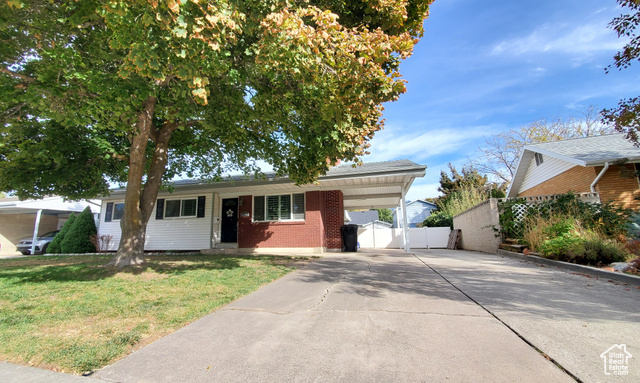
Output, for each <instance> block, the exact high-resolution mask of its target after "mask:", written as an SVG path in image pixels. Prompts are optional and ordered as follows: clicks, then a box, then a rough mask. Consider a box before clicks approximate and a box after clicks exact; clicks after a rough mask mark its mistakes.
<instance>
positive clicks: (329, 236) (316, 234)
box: [238, 190, 344, 249]
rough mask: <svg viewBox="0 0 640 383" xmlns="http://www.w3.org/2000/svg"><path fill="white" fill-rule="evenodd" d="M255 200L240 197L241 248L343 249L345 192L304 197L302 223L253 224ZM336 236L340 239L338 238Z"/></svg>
mask: <svg viewBox="0 0 640 383" xmlns="http://www.w3.org/2000/svg"><path fill="white" fill-rule="evenodd" d="M252 203H253V196H241V197H239V207H238V212H239V217H240V218H239V221H238V247H239V248H241V249H242V248H250V249H251V248H253V249H257V248H296V247H301V248H328V249H340V248H341V247H342V240H341V237H340V226H342V225H343V223H344V209H343V201H342V192H340V191H337V190H332V191H313V192H306V193H305V220H304V221H299V222H252V220H251V216H249V217H242V213H244V212H248V213H249V215H251V214H252ZM336 233H337V237H336Z"/></svg>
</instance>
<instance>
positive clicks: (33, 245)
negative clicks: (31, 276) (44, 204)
mask: <svg viewBox="0 0 640 383" xmlns="http://www.w3.org/2000/svg"><path fill="white" fill-rule="evenodd" d="M40 218H42V209H40V210H38V213H36V224H35V226H34V227H33V240H32V241H31V255H33V254H35V252H36V241H37V240H38V230H39V229H40Z"/></svg>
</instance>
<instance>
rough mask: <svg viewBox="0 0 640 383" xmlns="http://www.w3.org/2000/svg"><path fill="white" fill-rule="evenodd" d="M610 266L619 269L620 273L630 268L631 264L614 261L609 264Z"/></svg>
mask: <svg viewBox="0 0 640 383" xmlns="http://www.w3.org/2000/svg"><path fill="white" fill-rule="evenodd" d="M611 267H613V271H619V272H621V273H624V272H625V271H629V270H631V265H630V264H628V263H625V262H614V263H612V264H611Z"/></svg>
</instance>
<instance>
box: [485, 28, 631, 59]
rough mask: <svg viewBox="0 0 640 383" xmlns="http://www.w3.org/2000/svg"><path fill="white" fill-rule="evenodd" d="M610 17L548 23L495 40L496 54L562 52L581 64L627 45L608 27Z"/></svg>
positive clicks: (493, 52) (527, 54)
mask: <svg viewBox="0 0 640 383" xmlns="http://www.w3.org/2000/svg"><path fill="white" fill-rule="evenodd" d="M609 21H610V19H609V18H601V19H600V20H597V21H593V22H590V23H584V24H582V25H579V26H576V27H574V26H569V25H568V24H545V25H542V26H540V27H539V28H538V29H536V30H535V31H533V32H531V33H530V34H529V35H526V36H521V37H516V38H512V39H508V40H503V41H501V42H499V43H498V44H496V45H495V46H494V47H493V49H492V50H491V53H492V54H494V55H511V56H531V55H540V54H561V55H568V56H570V57H571V62H572V64H573V65H574V66H579V65H582V64H583V63H585V62H588V61H590V60H591V59H592V57H593V56H595V55H596V54H599V53H604V52H612V51H617V50H619V49H620V48H622V46H624V44H625V41H624V39H619V38H618V37H617V35H616V33H615V32H614V31H613V30H611V29H609V28H607V24H608V22H609Z"/></svg>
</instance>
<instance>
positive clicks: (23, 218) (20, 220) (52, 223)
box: [0, 214, 58, 254]
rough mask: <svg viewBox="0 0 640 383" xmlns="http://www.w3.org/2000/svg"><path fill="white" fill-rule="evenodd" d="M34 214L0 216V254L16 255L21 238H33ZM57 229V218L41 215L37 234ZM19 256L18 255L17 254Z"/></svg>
mask: <svg viewBox="0 0 640 383" xmlns="http://www.w3.org/2000/svg"><path fill="white" fill-rule="evenodd" d="M35 221H36V215H35V214H0V246H2V247H1V248H0V254H13V253H16V244H17V243H18V241H20V240H21V239H23V238H29V237H33V226H34V224H35ZM57 228H58V216H56V215H46V214H43V215H42V218H41V219H40V226H39V227H38V234H44V233H47V232H49V231H54V230H56V229H57ZM17 254H19V253H17Z"/></svg>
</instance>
